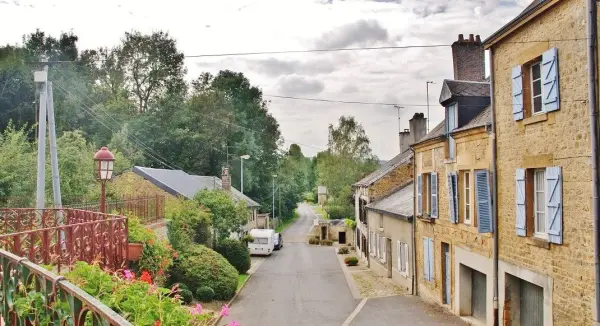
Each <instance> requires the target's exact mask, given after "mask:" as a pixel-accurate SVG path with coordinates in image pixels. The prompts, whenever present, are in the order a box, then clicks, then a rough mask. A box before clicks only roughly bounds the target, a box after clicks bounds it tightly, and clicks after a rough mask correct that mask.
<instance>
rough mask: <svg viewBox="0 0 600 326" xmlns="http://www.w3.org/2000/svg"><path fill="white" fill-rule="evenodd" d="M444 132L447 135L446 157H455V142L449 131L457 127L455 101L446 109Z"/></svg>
mask: <svg viewBox="0 0 600 326" xmlns="http://www.w3.org/2000/svg"><path fill="white" fill-rule="evenodd" d="M446 112H447V114H446V134H447V135H448V158H449V159H451V160H453V159H455V158H456V142H455V141H454V138H452V136H450V132H452V130H454V129H456V128H457V127H458V110H457V105H456V103H453V104H450V105H449V106H448V108H447V109H446Z"/></svg>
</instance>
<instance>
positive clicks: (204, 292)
mask: <svg viewBox="0 0 600 326" xmlns="http://www.w3.org/2000/svg"><path fill="white" fill-rule="evenodd" d="M214 298H215V290H213V289H212V288H211V287H209V286H201V287H200V288H198V291H196V299H198V300H200V301H202V302H211V301H213V299H214Z"/></svg>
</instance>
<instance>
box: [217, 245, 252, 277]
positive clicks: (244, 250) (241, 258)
mask: <svg viewBox="0 0 600 326" xmlns="http://www.w3.org/2000/svg"><path fill="white" fill-rule="evenodd" d="M216 251H217V252H218V253H220V254H221V255H223V257H225V259H227V261H228V262H229V263H230V264H231V265H233V267H235V269H237V271H238V273H240V274H246V272H247V271H248V270H249V269H250V251H248V247H247V246H246V245H244V243H242V242H240V241H237V240H233V239H225V240H223V241H221V242H219V243H218V244H217V250H216Z"/></svg>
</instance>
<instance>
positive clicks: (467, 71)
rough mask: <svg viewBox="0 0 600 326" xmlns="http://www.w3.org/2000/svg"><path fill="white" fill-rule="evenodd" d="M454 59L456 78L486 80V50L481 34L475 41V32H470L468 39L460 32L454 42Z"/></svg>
mask: <svg viewBox="0 0 600 326" xmlns="http://www.w3.org/2000/svg"><path fill="white" fill-rule="evenodd" d="M452 61H453V66H454V80H465V81H478V82H480V81H485V50H484V49H483V44H482V43H481V37H480V36H479V35H477V41H475V35H474V34H469V39H468V40H464V37H463V34H459V36H458V41H456V42H454V43H453V44H452Z"/></svg>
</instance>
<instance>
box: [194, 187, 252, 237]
mask: <svg viewBox="0 0 600 326" xmlns="http://www.w3.org/2000/svg"><path fill="white" fill-rule="evenodd" d="M195 200H196V201H197V202H198V203H199V204H200V205H202V206H204V207H206V208H207V209H208V210H209V211H210V213H211V218H212V227H213V230H214V237H213V248H214V247H215V246H216V244H217V242H220V241H222V240H224V239H226V238H227V237H229V235H230V234H231V233H232V232H240V231H241V230H242V227H243V226H244V225H245V224H246V221H247V219H248V215H247V211H246V210H245V209H242V208H240V205H244V206H245V205H246V204H245V203H244V202H238V204H236V203H235V202H234V201H233V199H231V196H230V194H229V193H228V192H226V191H224V190H202V191H200V192H199V193H198V194H196V197H195Z"/></svg>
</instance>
